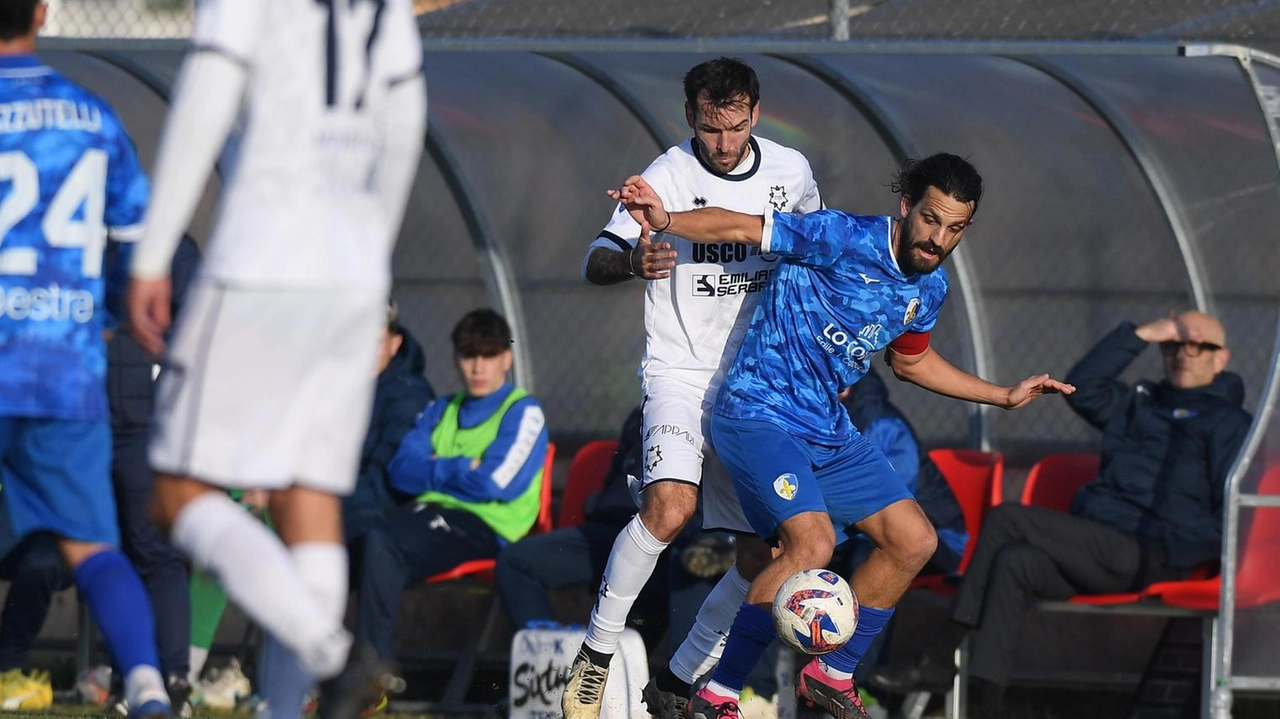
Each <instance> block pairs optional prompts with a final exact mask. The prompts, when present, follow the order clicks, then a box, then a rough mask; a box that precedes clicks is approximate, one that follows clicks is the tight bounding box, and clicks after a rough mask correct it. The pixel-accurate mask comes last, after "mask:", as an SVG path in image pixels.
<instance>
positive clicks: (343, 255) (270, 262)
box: [192, 0, 422, 287]
mask: <svg viewBox="0 0 1280 719" xmlns="http://www.w3.org/2000/svg"><path fill="white" fill-rule="evenodd" d="M192 43H193V45H194V47H195V48H196V49H198V50H210V51H214V52H219V53H222V54H224V55H226V56H229V57H231V58H232V59H233V60H235V61H236V62H239V63H241V64H242V65H243V66H245V67H246V69H247V70H248V85H247V88H246V90H245V95H244V98H243V102H242V106H241V117H240V121H239V123H238V124H237V127H236V129H235V130H233V132H232V135H231V137H230V138H229V139H228V142H227V147H226V149H225V150H224V152H223V154H222V170H223V190H222V197H221V202H220V206H219V208H218V215H217V220H216V224H215V228H214V231H213V237H212V238H211V240H210V242H209V243H208V247H209V249H208V252H207V253H206V255H205V259H204V263H203V269H204V271H205V272H206V273H208V274H209V276H211V277H215V278H218V279H223V280H229V281H235V282H239V283H242V284H253V285H259V286H261V285H282V286H291V287H301V286H333V285H335V284H336V285H342V286H357V285H358V286H369V285H382V286H385V285H387V284H388V283H389V282H390V267H389V265H390V257H391V250H392V248H393V247H394V244H395V238H396V235H397V234H398V232H399V227H398V226H397V227H392V226H391V225H392V223H393V222H395V220H396V219H398V218H387V217H386V216H385V213H384V212H383V211H382V210H381V209H380V206H379V204H378V194H377V188H376V187H375V182H374V177H375V175H376V173H375V170H376V168H377V166H378V164H377V163H378V162H379V158H380V156H381V153H382V151H383V146H384V142H385V140H386V137H385V132H384V130H383V127H382V125H383V120H384V119H385V118H384V114H385V112H386V110H385V107H386V103H385V102H384V99H385V96H386V91H387V89H388V88H389V87H391V86H393V85H395V84H396V83H398V82H402V81H407V80H411V79H414V78H416V77H417V76H418V75H419V74H420V72H421V69H422V44H421V40H420V38H419V35H418V30H417V24H416V22H415V20H414V17H413V10H412V6H411V2H410V0H202V2H200V3H198V7H197V11H196V22H195V30H194V32H193V36H192ZM197 91H198V90H197Z"/></svg>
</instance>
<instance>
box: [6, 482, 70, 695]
mask: <svg viewBox="0 0 1280 719" xmlns="http://www.w3.org/2000/svg"><path fill="white" fill-rule="evenodd" d="M0 552H3V556H4V558H3V559H2V560H0V579H8V580H9V581H11V582H12V584H11V585H9V594H8V596H7V597H6V598H5V603H4V612H3V613H0V671H8V670H10V669H18V668H25V665H26V662H27V654H28V653H29V652H30V651H31V645H32V644H34V643H35V641H36V637H38V636H39V635H40V629H41V627H43V626H44V620H45V619H46V618H47V617H48V616H49V604H50V603H51V602H52V601H53V594H54V592H57V591H59V590H61V589H66V588H67V587H69V586H71V573H70V572H68V571H67V569H66V567H65V566H64V565H63V564H62V556H61V554H60V553H59V552H58V545H57V541H56V540H55V539H54V537H53V535H51V534H47V533H45V532H36V533H35V534H29V535H27V536H26V537H24V538H23V539H22V541H21V542H18V541H17V537H15V536H13V526H12V525H11V524H10V523H9V512H8V508H7V507H0Z"/></svg>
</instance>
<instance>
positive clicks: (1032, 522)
mask: <svg viewBox="0 0 1280 719" xmlns="http://www.w3.org/2000/svg"><path fill="white" fill-rule="evenodd" d="M1152 344H1154V345H1157V346H1158V348H1159V350H1160V353H1161V355H1162V357H1163V359H1164V372H1165V378H1164V380H1163V381H1161V382H1155V381H1152V380H1139V381H1138V382H1136V383H1133V384H1129V383H1125V382H1122V381H1120V379H1119V377H1120V375H1121V373H1122V372H1124V370H1125V368H1127V367H1128V366H1129V365H1130V364H1131V363H1132V362H1133V360H1134V359H1136V358H1137V357H1138V355H1140V354H1142V352H1143V351H1144V350H1145V349H1146V348H1147V346H1148V345H1152ZM1230 355H1231V353H1230V351H1229V350H1227V348H1226V333H1225V332H1224V331H1223V329H1222V324H1221V323H1220V322H1219V321H1218V320H1217V319H1215V318H1213V317H1211V316H1209V315H1206V314H1204V313H1202V312H1185V313H1183V314H1180V315H1178V314H1171V315H1169V316H1168V317H1165V318H1163V319H1159V320H1156V321H1154V322H1149V323H1147V324H1144V325H1141V326H1134V324H1133V323H1131V322H1125V323H1122V324H1121V325H1120V326H1119V327H1117V328H1116V329H1115V330H1113V331H1112V332H1111V333H1110V334H1108V335H1107V336H1106V337H1104V338H1102V340H1101V341H1100V342H1099V343H1098V344H1097V345H1096V346H1094V348H1093V349H1092V350H1090V351H1089V353H1088V354H1086V355H1085V356H1084V358H1082V359H1081V360H1080V361H1079V362H1077V363H1076V365H1075V367H1073V368H1072V369H1071V372H1070V373H1068V374H1067V377H1066V381H1067V382H1068V383H1070V384H1073V385H1075V386H1076V392H1075V394H1072V395H1067V396H1066V400H1067V403H1068V404H1069V405H1071V409H1073V410H1075V412H1076V414H1078V415H1080V417H1081V418H1083V419H1084V420H1085V421H1086V422H1088V423H1089V424H1091V425H1093V426H1094V427H1097V428H1098V429H1099V430H1101V431H1102V447H1101V455H1102V456H1101V459H1102V464H1101V470H1100V474H1099V476H1098V478H1097V479H1095V480H1094V481H1092V482H1091V483H1089V484H1087V485H1085V486H1084V487H1082V488H1081V489H1080V490H1079V491H1078V492H1077V493H1076V496H1075V498H1074V500H1073V501H1072V503H1071V513H1070V514H1063V513H1061V512H1056V511H1054V510H1051V509H1045V508H1042V507H1028V506H1023V505H1020V504H1013V503H1008V504H1002V505H1000V506H997V507H995V508H994V509H992V510H991V513H990V514H989V515H987V518H986V520H985V521H984V524H983V527H982V532H981V534H980V535H979V539H978V546H977V548H976V549H975V551H974V554H973V559H972V560H971V561H970V564H969V566H968V569H967V570H966V572H965V575H964V579H963V581H962V582H961V583H960V588H959V590H958V592H957V594H956V598H955V601H954V603H953V605H952V608H951V621H950V622H948V625H947V628H946V629H945V630H944V632H943V633H942V635H941V636H940V637H939V639H938V641H937V642H935V643H934V644H933V645H931V646H930V647H928V648H927V649H926V650H925V651H924V652H923V655H922V656H919V657H916V658H915V659H914V660H913V661H912V662H910V663H907V664H901V665H895V666H892V667H889V668H885V669H879V670H876V671H873V672H872V673H871V674H870V675H869V676H868V677H867V684H868V685H870V686H873V687H878V688H880V689H882V690H885V691H890V692H895V693H899V692H909V691H919V690H929V691H945V689H946V688H947V687H948V686H949V685H950V683H951V680H952V677H953V676H954V669H953V667H952V663H951V659H950V658H951V652H952V651H953V650H954V649H955V648H956V647H957V646H959V644H960V641H961V640H962V639H963V638H964V637H965V635H966V634H968V632H969V631H970V630H973V629H977V631H976V632H975V633H974V636H973V640H972V643H971V646H972V649H973V653H972V657H973V661H972V665H971V666H972V670H971V673H972V676H973V678H974V680H975V682H974V685H973V689H974V701H973V702H971V706H976V707H977V710H978V711H977V712H975V713H971V715H970V716H974V715H975V714H976V715H977V716H984V717H985V716H999V715H1000V714H1001V713H1003V711H1004V707H1003V695H1004V687H1005V686H1006V685H1007V684H1008V682H1009V675H1010V670H1011V665H1012V660H1013V650H1014V646H1015V644H1016V640H1017V629H1018V624H1019V623H1020V622H1021V619H1022V614H1023V612H1025V611H1026V609H1027V607H1028V606H1029V605H1030V604H1031V603H1032V602H1034V601H1035V600H1038V599H1051V600H1061V599H1067V598H1069V597H1072V596H1074V595H1076V594H1108V593H1113V592H1128V591H1136V590H1138V589H1141V588H1142V587H1145V586H1146V585H1148V584H1151V583H1152V582H1157V581H1163V580H1168V579H1177V578H1182V577H1185V576H1186V575H1187V574H1188V573H1189V572H1190V571H1191V570H1192V569H1193V568H1196V567H1198V566H1203V565H1211V564H1213V563H1214V562H1216V561H1217V559H1218V557H1219V555H1220V553H1221V544H1222V499H1223V489H1224V487H1225V486H1226V479H1227V473H1228V472H1229V471H1230V468H1231V464H1232V462H1233V461H1234V460H1235V457H1236V454H1237V453H1238V452H1239V450H1240V447H1241V445H1242V444H1243V443H1244V438H1245V434H1246V433H1247V432H1248V429H1249V425H1250V423H1251V422H1252V418H1251V417H1250V415H1249V413H1248V412H1246V411H1245V410H1244V409H1243V408H1242V406H1241V405H1242V403H1243V400H1244V383H1243V382H1242V381H1241V379H1240V377H1239V375H1236V374H1234V373H1231V372H1225V371H1224V369H1225V368H1226V365H1227V360H1228V359H1229V358H1230Z"/></svg>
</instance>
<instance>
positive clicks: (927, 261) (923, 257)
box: [898, 222, 951, 275]
mask: <svg viewBox="0 0 1280 719" xmlns="http://www.w3.org/2000/svg"><path fill="white" fill-rule="evenodd" d="M900 239H901V247H902V249H901V250H900V251H899V252H898V265H899V266H901V267H902V269H903V270H906V271H908V272H910V273H912V274H918V275H925V274H928V273H930V272H933V271H934V270H936V269H938V267H939V265H941V264H942V261H943V260H945V259H947V256H948V255H950V254H951V253H950V252H944V251H943V250H942V248H941V247H939V246H937V245H935V244H933V243H932V242H930V241H929V240H917V239H916V238H915V237H914V236H913V235H912V231H911V225H910V224H909V223H905V222H904V223H903V224H902V237H901V238H900ZM916 250H932V251H933V252H935V253H937V254H936V256H930V255H927V254H923V252H921V253H917V252H916Z"/></svg>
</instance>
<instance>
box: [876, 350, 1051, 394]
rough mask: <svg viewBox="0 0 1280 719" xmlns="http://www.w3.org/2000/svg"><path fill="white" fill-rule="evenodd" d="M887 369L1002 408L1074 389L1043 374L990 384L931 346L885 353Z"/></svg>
mask: <svg viewBox="0 0 1280 719" xmlns="http://www.w3.org/2000/svg"><path fill="white" fill-rule="evenodd" d="M888 357H889V366H890V367H892V368H893V374H894V375H895V376H897V378H898V379H900V380H904V381H907V382H911V383H912V384H916V385H919V386H921V387H924V388H925V389H927V390H930V391H932V392H937V393H938V394H941V395H945V396H947V397H954V398H956V399H963V400H967V401H970V402H980V403H982V404H989V405H992V406H995V407H1002V408H1004V409H1018V408H1019V407H1023V406H1025V405H1026V404H1027V403H1029V402H1030V401H1031V400H1033V399H1035V398H1036V397H1039V396H1040V395H1044V394H1071V393H1072V392H1075V391H1076V388H1075V387H1074V386H1072V385H1069V384H1067V383H1065V382H1060V381H1058V380H1056V379H1053V378H1051V377H1049V375H1047V374H1040V375H1034V376H1032V377H1028V378H1026V379H1024V380H1022V381H1021V382H1019V383H1018V384H1016V385H1013V386H1011V387H1002V386H1000V385H996V384H992V383H990V382H988V381H986V380H984V379H982V378H981V377H977V376H974V375H971V374H969V373H968V372H965V371H963V370H961V369H959V368H957V367H956V366H955V365H953V364H951V363H950V362H948V361H947V360H946V359H945V358H944V357H943V356H942V355H940V354H938V353H937V351H935V350H934V349H933V348H932V347H929V348H928V349H926V350H925V351H924V352H921V353H920V354H917V355H904V354H901V353H898V352H894V351H893V350H889V351H888Z"/></svg>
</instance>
